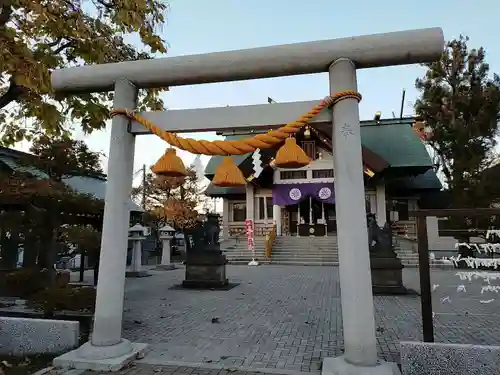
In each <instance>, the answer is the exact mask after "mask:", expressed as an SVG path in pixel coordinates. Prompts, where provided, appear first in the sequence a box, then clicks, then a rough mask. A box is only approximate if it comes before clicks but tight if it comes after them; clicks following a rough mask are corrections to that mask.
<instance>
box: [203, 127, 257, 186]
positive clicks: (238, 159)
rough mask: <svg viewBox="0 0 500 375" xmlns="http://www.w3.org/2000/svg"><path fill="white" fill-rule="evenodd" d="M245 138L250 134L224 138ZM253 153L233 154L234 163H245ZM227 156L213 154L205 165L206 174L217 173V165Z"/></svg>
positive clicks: (230, 139)
mask: <svg viewBox="0 0 500 375" xmlns="http://www.w3.org/2000/svg"><path fill="white" fill-rule="evenodd" d="M243 138H248V135H232V136H228V137H226V138H224V139H225V140H226V141H234V140H237V139H243ZM250 155H252V154H244V155H235V156H231V158H232V159H233V161H234V164H236V165H240V164H241V163H243V162H244V161H245V160H246V158H248V157H249V156H250ZM225 157H226V156H212V157H211V158H210V160H209V161H208V164H207V166H206V167H205V175H208V176H210V175H214V174H215V169H216V168H217V166H218V165H219V164H220V163H221V162H222V159H224V158H225Z"/></svg>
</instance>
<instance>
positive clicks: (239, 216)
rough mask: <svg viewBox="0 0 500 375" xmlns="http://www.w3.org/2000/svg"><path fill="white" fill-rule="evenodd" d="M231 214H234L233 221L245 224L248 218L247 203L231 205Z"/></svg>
mask: <svg viewBox="0 0 500 375" xmlns="http://www.w3.org/2000/svg"><path fill="white" fill-rule="evenodd" d="M229 212H232V213H233V220H232V221H236V222H244V221H245V220H246V218H247V205H246V203H243V202H242V203H231V204H230V208H229Z"/></svg>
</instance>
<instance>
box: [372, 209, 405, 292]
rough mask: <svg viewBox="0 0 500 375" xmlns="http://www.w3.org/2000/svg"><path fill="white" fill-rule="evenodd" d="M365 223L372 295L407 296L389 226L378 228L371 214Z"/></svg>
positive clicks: (399, 261)
mask: <svg viewBox="0 0 500 375" xmlns="http://www.w3.org/2000/svg"><path fill="white" fill-rule="evenodd" d="M366 221H367V226H368V248H369V251H370V268H371V274H372V289H373V294H374V295H387V294H389V295H393V294H408V293H409V290H408V289H407V288H406V287H405V286H404V285H403V268H404V266H403V264H402V263H401V260H400V259H399V258H398V257H397V254H396V252H395V251H394V247H393V244H392V230H391V228H390V226H389V225H388V224H386V225H385V226H384V228H380V227H379V226H378V224H377V219H376V218H375V215H374V214H371V213H370V214H368V215H367V220H366Z"/></svg>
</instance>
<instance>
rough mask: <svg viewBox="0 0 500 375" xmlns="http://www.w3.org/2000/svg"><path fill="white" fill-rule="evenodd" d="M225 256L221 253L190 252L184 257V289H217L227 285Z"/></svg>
mask: <svg viewBox="0 0 500 375" xmlns="http://www.w3.org/2000/svg"><path fill="white" fill-rule="evenodd" d="M226 264H227V260H226V256H225V255H223V254H222V252H221V251H206V252H202V251H199V252H192V253H188V254H187V256H186V279H185V280H184V281H183V282H182V286H183V287H185V288H194V289H217V288H225V287H227V285H228V284H229V282H228V280H227V278H226Z"/></svg>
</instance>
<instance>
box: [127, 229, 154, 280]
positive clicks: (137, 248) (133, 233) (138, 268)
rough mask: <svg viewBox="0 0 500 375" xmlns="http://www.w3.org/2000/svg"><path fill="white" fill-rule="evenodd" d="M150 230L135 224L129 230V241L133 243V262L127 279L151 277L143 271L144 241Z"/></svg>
mask: <svg viewBox="0 0 500 375" xmlns="http://www.w3.org/2000/svg"><path fill="white" fill-rule="evenodd" d="M147 234H148V228H146V227H143V226H142V225H141V224H135V225H134V226H133V227H131V228H129V230H128V239H129V240H130V241H132V262H131V267H130V271H127V273H126V276H127V277H146V276H150V275H149V274H148V272H147V271H146V270H143V269H142V241H144V240H145V239H146V236H147Z"/></svg>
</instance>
